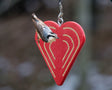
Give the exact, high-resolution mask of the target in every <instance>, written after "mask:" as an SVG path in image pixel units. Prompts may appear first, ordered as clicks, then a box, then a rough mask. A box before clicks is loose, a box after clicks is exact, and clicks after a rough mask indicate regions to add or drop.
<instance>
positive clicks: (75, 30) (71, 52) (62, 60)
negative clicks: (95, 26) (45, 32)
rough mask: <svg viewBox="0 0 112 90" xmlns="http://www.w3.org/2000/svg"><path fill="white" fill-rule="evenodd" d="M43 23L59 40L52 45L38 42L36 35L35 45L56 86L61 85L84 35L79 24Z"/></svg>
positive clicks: (82, 41)
mask: <svg viewBox="0 0 112 90" xmlns="http://www.w3.org/2000/svg"><path fill="white" fill-rule="evenodd" d="M44 23H45V24H46V25H47V26H48V27H49V28H50V29H51V30H52V31H53V32H54V33H56V34H57V35H58V37H59V39H56V41H54V42H52V43H45V42H43V41H42V40H41V39H40V42H38V38H37V37H38V36H37V33H36V34H35V40H36V44H37V46H38V47H39V49H40V51H41V53H42V55H43V57H44V59H45V62H46V63H47V66H48V67H49V69H50V72H51V74H52V76H53V78H54V80H55V82H56V84H57V85H62V84H63V82H64V80H65V78H66V76H67V75H68V73H69V71H70V69H71V67H72V65H73V63H74V61H75V59H76V57H77V55H78V53H79V51H80V50H81V48H82V46H83V44H84V42H85V33H84V31H83V29H82V27H81V26H80V25H79V24H77V23H76V22H72V21H69V22H66V23H64V24H62V25H61V26H59V25H58V24H57V23H56V22H54V21H45V22H44Z"/></svg>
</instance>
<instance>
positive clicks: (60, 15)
mask: <svg viewBox="0 0 112 90" xmlns="http://www.w3.org/2000/svg"><path fill="white" fill-rule="evenodd" d="M59 9H60V13H59V15H58V24H59V26H61V25H62V24H63V22H64V20H63V6H62V3H61V0H59Z"/></svg>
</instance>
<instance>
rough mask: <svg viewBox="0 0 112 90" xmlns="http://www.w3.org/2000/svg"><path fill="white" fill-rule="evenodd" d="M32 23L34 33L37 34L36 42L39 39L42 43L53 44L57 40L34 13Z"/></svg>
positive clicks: (55, 35)
mask: <svg viewBox="0 0 112 90" xmlns="http://www.w3.org/2000/svg"><path fill="white" fill-rule="evenodd" d="M32 21H33V23H34V26H35V29H36V32H37V33H38V40H39V38H41V39H42V40H43V41H44V42H47V43H49V42H53V41H56V39H59V38H58V36H57V34H55V33H54V32H52V30H51V29H50V28H49V27H48V26H47V25H46V24H45V23H44V22H43V21H42V20H40V19H39V18H38V17H37V16H36V15H35V14H34V13H33V14H32Z"/></svg>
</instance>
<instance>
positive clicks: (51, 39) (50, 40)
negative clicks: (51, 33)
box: [48, 37, 56, 43]
mask: <svg viewBox="0 0 112 90" xmlns="http://www.w3.org/2000/svg"><path fill="white" fill-rule="evenodd" d="M54 41H56V39H55V38H53V37H49V39H48V42H50V43H52V42H54Z"/></svg>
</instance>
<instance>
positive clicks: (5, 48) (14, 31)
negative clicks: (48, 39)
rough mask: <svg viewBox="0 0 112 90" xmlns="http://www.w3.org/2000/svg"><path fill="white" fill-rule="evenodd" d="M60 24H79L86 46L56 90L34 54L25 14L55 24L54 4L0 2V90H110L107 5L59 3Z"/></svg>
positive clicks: (111, 42)
mask: <svg viewBox="0 0 112 90" xmlns="http://www.w3.org/2000/svg"><path fill="white" fill-rule="evenodd" d="M62 3H63V9H64V20H65V21H75V22H78V23H79V24H81V26H82V27H83V29H84V31H85V33H86V43H85V45H84V47H83V49H82V50H81V52H80V54H79V56H78V58H77V60H76V62H75V64H74V65H73V67H72V70H71V71H70V73H69V75H68V77H67V79H66V80H65V83H64V84H63V85H62V86H57V85H56V84H55V82H54V80H53V77H52V76H51V74H50V71H49V70H48V68H47V66H46V64H45V61H44V59H43V57H42V55H41V54H40V51H39V50H38V48H37V46H36V43H35V40H34V35H35V30H34V25H33V23H32V18H31V14H32V13H33V12H35V13H36V14H37V16H38V17H39V18H40V19H41V20H43V21H46V20H53V21H56V22H57V16H58V13H59V7H58V0H0V90H112V2H111V0H63V2H62Z"/></svg>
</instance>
